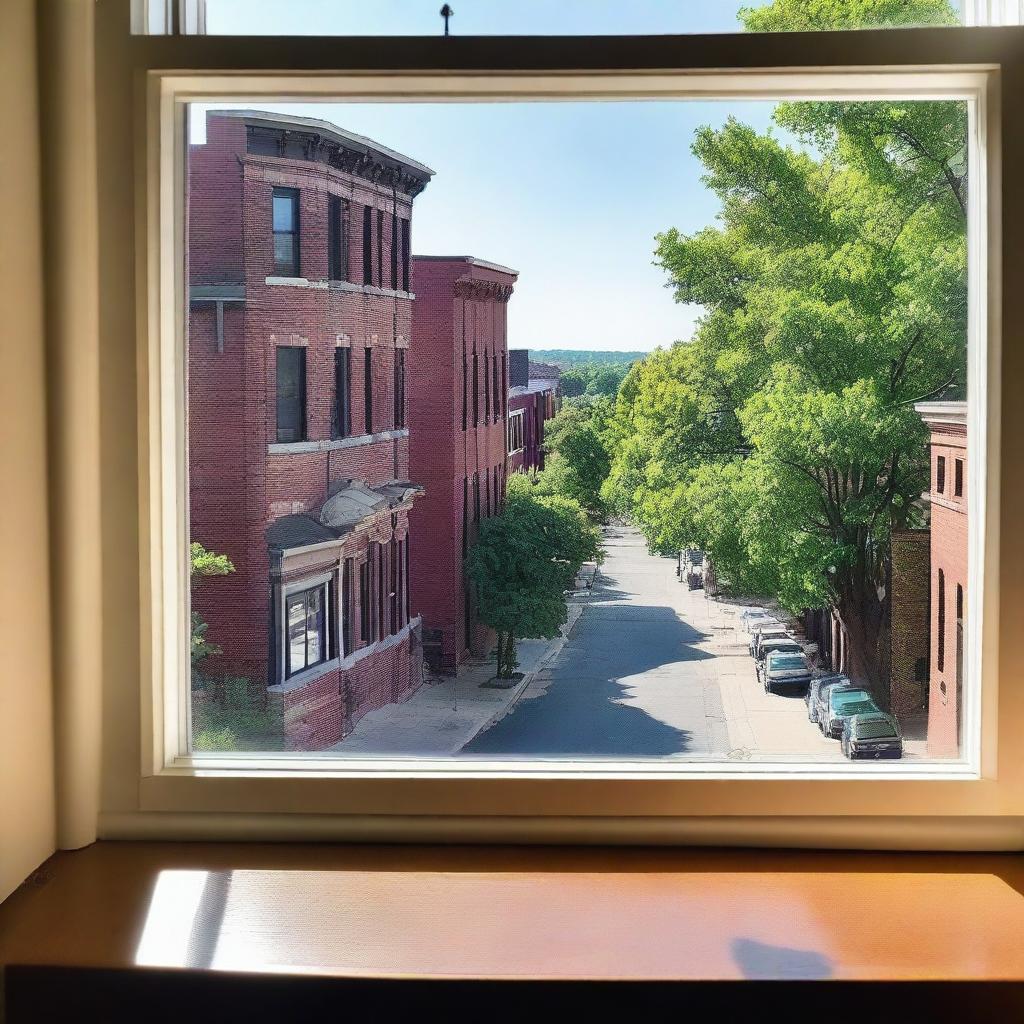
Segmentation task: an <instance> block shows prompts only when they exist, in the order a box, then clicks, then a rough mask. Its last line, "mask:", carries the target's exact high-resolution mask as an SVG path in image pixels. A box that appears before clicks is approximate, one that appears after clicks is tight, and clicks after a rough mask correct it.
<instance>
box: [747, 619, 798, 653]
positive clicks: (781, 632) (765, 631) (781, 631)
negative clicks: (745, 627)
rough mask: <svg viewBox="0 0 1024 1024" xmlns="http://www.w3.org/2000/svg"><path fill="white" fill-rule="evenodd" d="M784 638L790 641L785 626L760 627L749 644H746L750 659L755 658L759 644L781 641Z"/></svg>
mask: <svg viewBox="0 0 1024 1024" xmlns="http://www.w3.org/2000/svg"><path fill="white" fill-rule="evenodd" d="M784 637H786V638H789V639H792V637H790V635H789V633H787V632H786V627H785V626H761V627H760V628H759V629H758V630H757V632H756V633H755V634H754V635H753V636H752V637H751V638H750V642H749V643H748V644H747V650H748V651H749V652H750V656H751V657H752V658H756V657H757V654H758V648H759V647H760V646H761V644H763V643H765V642H766V641H768V640H781V639H783V638H784Z"/></svg>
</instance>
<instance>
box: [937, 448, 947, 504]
mask: <svg viewBox="0 0 1024 1024" xmlns="http://www.w3.org/2000/svg"><path fill="white" fill-rule="evenodd" d="M935 491H936V493H937V494H945V493H946V459H945V456H942V455H940V456H939V457H938V458H937V459H936V460H935Z"/></svg>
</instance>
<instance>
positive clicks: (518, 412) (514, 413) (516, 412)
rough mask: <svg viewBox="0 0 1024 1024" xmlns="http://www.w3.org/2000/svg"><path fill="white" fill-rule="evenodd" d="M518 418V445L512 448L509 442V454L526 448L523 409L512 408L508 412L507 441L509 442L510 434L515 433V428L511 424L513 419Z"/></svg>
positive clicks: (524, 414)
mask: <svg viewBox="0 0 1024 1024" xmlns="http://www.w3.org/2000/svg"><path fill="white" fill-rule="evenodd" d="M516 419H518V420H519V441H520V444H519V447H518V448H513V447H512V445H511V443H509V445H508V453H509V455H517V454H518V453H519V452H521V451H523V450H524V449H525V448H526V410H525V409H513V410H511V412H509V414H508V436H509V442H511V439H512V435H513V434H514V433H515V429H514V427H513V425H512V422H513V420H516Z"/></svg>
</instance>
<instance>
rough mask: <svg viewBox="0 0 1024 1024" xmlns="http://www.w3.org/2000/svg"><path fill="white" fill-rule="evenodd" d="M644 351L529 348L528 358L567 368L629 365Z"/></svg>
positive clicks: (643, 353) (642, 354) (640, 356)
mask: <svg viewBox="0 0 1024 1024" xmlns="http://www.w3.org/2000/svg"><path fill="white" fill-rule="evenodd" d="M647 354H648V353H646V352H598V351H594V350H592V349H570V348H531V349H530V358H531V359H532V360H534V361H535V362H538V363H554V364H555V365H556V366H560V367H562V369H563V370H567V369H569V368H570V367H572V366H592V365H595V364H598V365H609V366H627V367H628V366H629V365H630V364H631V363H635V362H636V361H637V360H638V359H643V357H644V356H645V355H647Z"/></svg>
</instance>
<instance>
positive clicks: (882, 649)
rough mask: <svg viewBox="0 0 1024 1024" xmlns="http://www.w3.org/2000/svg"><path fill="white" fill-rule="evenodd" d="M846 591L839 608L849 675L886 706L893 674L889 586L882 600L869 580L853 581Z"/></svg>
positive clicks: (838, 605)
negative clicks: (847, 655)
mask: <svg viewBox="0 0 1024 1024" xmlns="http://www.w3.org/2000/svg"><path fill="white" fill-rule="evenodd" d="M844 591H845V592H844V594H843V596H842V597H841V598H840V600H839V601H838V602H837V605H836V611H837V612H838V614H839V621H840V622H841V623H842V624H843V627H844V628H845V630H846V635H847V640H848V642H849V647H848V653H849V665H848V670H847V674H848V675H849V677H850V678H851V679H852V680H853V681H854V682H855V683H858V684H860V685H861V686H864V687H866V688H867V689H869V690H870V691H871V692H872V694H874V696H875V697H876V699H877V700H878V702H879V706H880V707H882V708H885V709H887V708H888V707H889V698H890V674H891V665H890V662H891V658H890V650H889V637H890V630H889V616H888V604H889V593H888V589H887V590H886V594H885V598H884V599H883V600H879V598H878V594H877V592H876V590H875V588H874V585H873V584H872V583H871V582H870V581H869V580H864V581H862V582H860V583H852V584H851V585H850V586H849V587H847V588H844Z"/></svg>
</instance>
